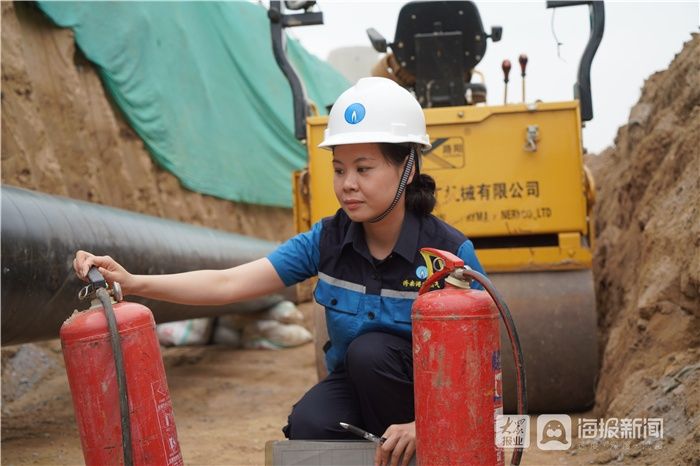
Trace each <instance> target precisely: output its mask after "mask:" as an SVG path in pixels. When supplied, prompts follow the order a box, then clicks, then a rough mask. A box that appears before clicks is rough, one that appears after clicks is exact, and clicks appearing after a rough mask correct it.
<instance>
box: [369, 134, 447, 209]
mask: <svg viewBox="0 0 700 466" xmlns="http://www.w3.org/2000/svg"><path fill="white" fill-rule="evenodd" d="M379 148H380V150H381V152H382V154H383V155H384V157H385V158H386V159H387V160H388V161H389V162H390V163H391V164H392V165H401V164H403V162H404V160H406V157H407V156H408V154H409V153H410V148H408V147H406V146H405V145H401V144H389V143H380V144H379ZM413 149H414V151H415V154H416V158H418V157H420V156H421V155H420V151H421V146H420V145H418V144H416V145H415V146H414V148H413ZM419 165H420V164H419V163H418V160H416V164H415V165H414V166H415V167H416V174H415V175H414V177H413V181H411V182H410V183H409V184H408V185H407V186H406V209H407V210H409V211H411V212H413V213H415V214H416V215H418V216H427V215H430V214H431V212H432V211H433V209H434V208H435V203H436V202H437V201H436V199H435V180H434V179H433V177H432V176H430V175H425V174H423V173H420V171H419V169H418V166H419Z"/></svg>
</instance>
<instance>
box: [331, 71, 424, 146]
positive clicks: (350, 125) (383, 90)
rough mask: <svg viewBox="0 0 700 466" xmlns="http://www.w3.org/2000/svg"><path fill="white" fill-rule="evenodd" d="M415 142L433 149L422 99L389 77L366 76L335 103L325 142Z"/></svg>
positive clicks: (333, 144)
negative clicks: (418, 98) (426, 128)
mask: <svg viewBox="0 0 700 466" xmlns="http://www.w3.org/2000/svg"><path fill="white" fill-rule="evenodd" d="M365 142H387V143H392V144H405V143H415V144H420V145H422V146H423V150H424V151H425V150H428V149H430V147H431V146H430V137H428V134H427V133H426V131H425V116H424V115H423V109H422V108H421V106H420V104H419V103H418V101H417V100H416V99H415V97H413V95H411V93H410V92H408V91H407V90H406V89H404V88H403V87H401V86H400V85H399V84H397V83H396V82H394V81H392V80H391V79H387V78H362V79H360V80H359V81H357V84H355V85H354V86H353V87H351V88H350V89H348V90H347V91H345V92H343V93H342V94H341V95H340V97H338V100H336V101H335V104H333V108H332V109H331V113H330V115H329V116H328V126H327V127H326V131H325V133H324V138H323V142H322V143H321V144H319V145H318V147H324V148H327V149H332V148H333V147H334V146H338V145H341V144H360V143H365Z"/></svg>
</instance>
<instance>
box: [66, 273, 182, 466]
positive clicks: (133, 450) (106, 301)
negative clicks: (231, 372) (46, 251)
mask: <svg viewBox="0 0 700 466" xmlns="http://www.w3.org/2000/svg"><path fill="white" fill-rule="evenodd" d="M88 277H89V279H90V281H91V283H90V285H88V286H86V287H85V288H83V289H82V290H81V292H80V297H81V299H92V307H91V308H90V309H89V310H87V311H84V312H79V313H75V314H73V315H72V316H71V317H70V318H69V319H68V320H66V321H65V322H64V323H63V326H62V327H61V331H60V337H61V346H62V348H63V357H64V360H65V363H66V372H67V373H68V382H69V385H70V390H71V394H72V397H73V407H74V410H75V417H76V420H77V423H78V430H79V432H80V442H81V444H82V448H83V456H84V458H85V464H86V465H88V466H92V465H95V466H98V465H99V466H105V465H115V466H116V465H127V466H130V465H144V466H146V465H155V464H162V465H168V466H172V465H183V464H184V463H183V461H182V455H181V453H180V445H179V444H178V441H177V432H176V429H175V420H174V417H173V408H172V404H171V402H170V393H169V391H168V385H167V382H166V379H165V370H164V368H163V361H162V358H161V354H160V345H159V343H158V338H157V337H156V333H155V321H154V320H153V315H152V314H151V311H150V310H149V309H148V308H147V307H145V306H143V305H141V304H137V303H129V302H118V301H121V291H120V288H119V285H118V283H114V284H113V285H112V287H111V288H110V289H109V290H108V289H107V284H106V282H105V281H104V278H102V276H101V275H100V274H99V272H98V271H97V269H95V268H92V269H91V270H90V272H89V274H88ZM110 294H111V296H110ZM112 298H114V301H112ZM110 324H111V325H110Z"/></svg>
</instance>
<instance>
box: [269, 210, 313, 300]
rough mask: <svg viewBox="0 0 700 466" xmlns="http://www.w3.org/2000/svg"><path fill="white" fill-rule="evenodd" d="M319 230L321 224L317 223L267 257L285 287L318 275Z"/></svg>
mask: <svg viewBox="0 0 700 466" xmlns="http://www.w3.org/2000/svg"><path fill="white" fill-rule="evenodd" d="M321 229H322V225H321V222H317V223H315V224H314V226H312V227H311V230H309V231H307V232H306V233H300V234H298V235H296V236H294V237H292V238H290V239H289V240H287V241H286V242H285V243H283V244H281V245H280V246H279V247H278V248H277V249H275V250H274V251H272V253H270V255H268V256H267V258H268V259H269V260H270V262H272V266H273V267H274V268H275V270H276V271H277V275H279V276H280V278H281V279H282V281H283V282H284V284H285V285H286V286H290V285H294V284H295V283H299V282H302V281H304V280H306V279H307V278H311V277H313V276H314V275H317V274H318V260H319V252H318V245H319V242H320V239H321Z"/></svg>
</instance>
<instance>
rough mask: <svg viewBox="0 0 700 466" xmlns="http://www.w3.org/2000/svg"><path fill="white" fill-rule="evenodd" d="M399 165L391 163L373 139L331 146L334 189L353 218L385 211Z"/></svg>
mask: <svg viewBox="0 0 700 466" xmlns="http://www.w3.org/2000/svg"><path fill="white" fill-rule="evenodd" d="M401 168H402V167H401V166H396V165H392V164H390V163H389V162H388V161H387V160H386V158H384V155H382V153H381V151H380V149H379V145H378V144H374V143H364V144H345V145H341V146H336V147H335V148H334V149H333V171H334V173H335V174H334V176H333V189H334V191H335V196H336V197H337V198H338V202H340V206H341V207H342V208H343V210H344V211H345V213H346V214H347V215H348V217H350V219H351V220H352V221H354V222H366V221H369V220H372V219H373V218H375V217H377V216H378V215H380V214H382V213H384V211H385V210H386V209H387V208H388V207H389V205H390V204H391V202H392V201H393V200H394V196H395V195H396V189H397V188H398V185H399V179H400V178H401Z"/></svg>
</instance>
